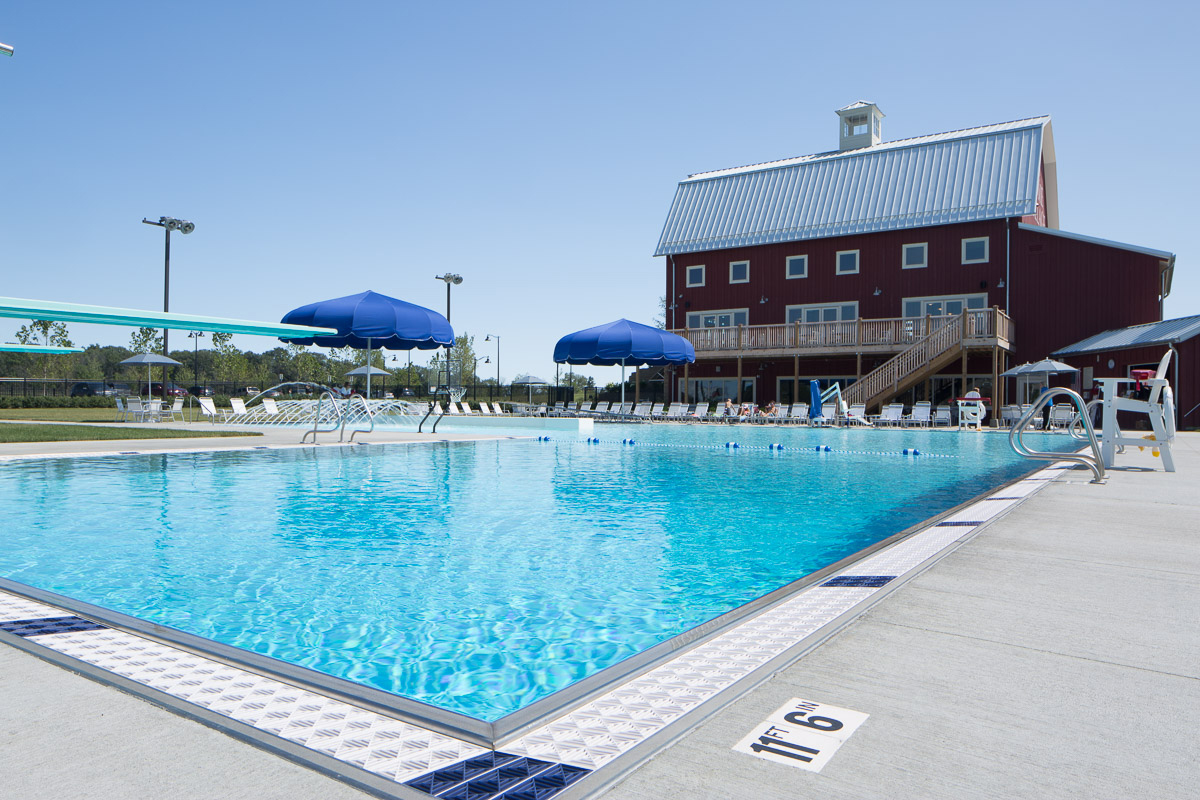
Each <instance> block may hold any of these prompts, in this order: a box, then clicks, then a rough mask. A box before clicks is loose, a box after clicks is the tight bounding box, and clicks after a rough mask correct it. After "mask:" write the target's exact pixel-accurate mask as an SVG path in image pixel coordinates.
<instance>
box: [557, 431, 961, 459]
mask: <svg viewBox="0 0 1200 800" xmlns="http://www.w3.org/2000/svg"><path fill="white" fill-rule="evenodd" d="M537 440H538V441H539V442H549V441H553V440H552V439H551V438H550V437H549V436H539V437H537ZM576 444H584V445H597V444H606V445H619V446H621V447H659V448H664V449H669V450H750V451H764V452H784V451H788V452H792V451H794V452H797V453H837V454H840V455H855V456H910V457H915V456H920V457H921V458H958V456H952V455H944V454H941V453H927V452H925V451H923V450H920V449H918V448H916V447H905V448H904V449H903V450H840V449H838V448H834V447H830V446H829V445H824V444H818V445H814V446H811V447H809V446H804V447H798V446H788V445H785V444H783V443H781V442H771V443H770V444H766V445H762V444H742V443H741V442H723V443H720V444H668V443H664V442H643V441H640V440H638V439H635V438H632V437H628V438H625V439H621V440H619V441H618V440H616V439H601V438H599V437H596V436H589V437H588V438H586V439H583V440H580V441H577V442H576Z"/></svg>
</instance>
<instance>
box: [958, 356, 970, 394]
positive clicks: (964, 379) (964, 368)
mask: <svg viewBox="0 0 1200 800" xmlns="http://www.w3.org/2000/svg"><path fill="white" fill-rule="evenodd" d="M969 391H970V389H968V388H967V348H965V347H964V348H963V357H962V392H961V393H960V394H959V395H958V396H959V397H962V396H963V395H964V394H966V393H967V392H969Z"/></svg>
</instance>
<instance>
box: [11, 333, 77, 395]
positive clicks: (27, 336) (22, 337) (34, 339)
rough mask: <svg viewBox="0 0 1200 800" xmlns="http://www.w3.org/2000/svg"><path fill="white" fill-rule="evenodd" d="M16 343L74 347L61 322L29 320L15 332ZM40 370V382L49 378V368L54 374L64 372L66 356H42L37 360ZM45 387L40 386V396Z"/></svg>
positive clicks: (67, 357) (68, 359) (66, 361)
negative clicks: (52, 369)
mask: <svg viewBox="0 0 1200 800" xmlns="http://www.w3.org/2000/svg"><path fill="white" fill-rule="evenodd" d="M17 341H18V342H20V343H21V344H40V345H42V346H45V347H74V346H75V345H74V344H73V343H72V342H71V336H70V334H69V333H68V332H67V326H66V325H65V324H63V323H61V322H54V321H52V320H48V319H34V320H30V321H29V324H28V325H22V326H21V328H20V330H18V331H17ZM39 361H40V362H41V363H40V366H41V368H42V380H43V381H45V380H47V379H49V377H50V368H51V367H54V371H55V372H56V373H58V372H62V371H65V369H66V366H67V365H68V364H69V363H70V356H68V355H65V354H64V355H51V354H49V353H47V354H45V355H42V356H41V357H40V358H39ZM46 392H47V386H46V384H45V383H43V384H42V394H43V395H44V394H46Z"/></svg>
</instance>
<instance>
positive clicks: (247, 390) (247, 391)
mask: <svg viewBox="0 0 1200 800" xmlns="http://www.w3.org/2000/svg"><path fill="white" fill-rule="evenodd" d="M260 391H262V390H261V389H259V388H258V387H257V386H246V387H243V389H242V391H241V393H242V394H244V395H246V396H247V397H253V396H254V395H256V394H258V393H259V392H260Z"/></svg>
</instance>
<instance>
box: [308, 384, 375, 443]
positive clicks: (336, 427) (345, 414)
mask: <svg viewBox="0 0 1200 800" xmlns="http://www.w3.org/2000/svg"><path fill="white" fill-rule="evenodd" d="M326 397H328V398H329V403H330V405H331V406H332V407H333V413H334V419H333V426H332V427H329V428H322V427H321V405H322V404H323V403H324V402H325V398H326ZM355 400H358V402H359V403H360V404H362V407H363V414H365V415H366V417H367V419H368V420H369V421H370V423H371V427H369V428H355V429H354V430H352V431H350V441H351V442H353V441H354V434H356V433H371V432H372V431H374V430H375V415H374V414H372V413H371V407H370V406H369V405H368V404H367V400H366V398H365V397H363V396H362V395H361V394H358V393H357V392H355V393H354V394H352V395H350V397H349V399H347V400H346V402H345V407H344V408H343V405H342V404H341V403H339V402H338V398H336V397H334V396H333V392H330V391H328V390H326V391H323V392H321V396H320V397H318V398H317V406H316V408H315V409H314V410H313V426H312V430H311V431H305V432H304V435H303V436H301V437H300V443H301V444H303V443H304V442H305V441H307V440H308V437H309V434H312V437H313V444H316V443H317V434H318V433H333V432H334V431H339V435H338V441H339V442H344V441H346V423H347V422H349V421H350V407H351V406H352V405H353V404H354V401H355Z"/></svg>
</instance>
